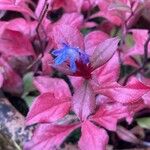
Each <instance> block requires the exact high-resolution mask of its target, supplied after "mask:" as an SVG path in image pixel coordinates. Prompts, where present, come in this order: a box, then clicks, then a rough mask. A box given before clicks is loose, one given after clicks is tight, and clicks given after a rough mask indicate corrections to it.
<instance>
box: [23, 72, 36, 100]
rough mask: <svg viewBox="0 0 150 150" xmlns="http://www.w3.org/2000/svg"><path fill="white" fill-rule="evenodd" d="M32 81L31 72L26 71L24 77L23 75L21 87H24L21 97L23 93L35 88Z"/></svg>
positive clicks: (26, 93)
mask: <svg viewBox="0 0 150 150" xmlns="http://www.w3.org/2000/svg"><path fill="white" fill-rule="evenodd" d="M32 81H33V72H28V73H27V74H25V75H24V77H23V87H24V94H23V97H24V96H25V95H28V93H29V92H32V91H34V90H35V88H34V86H33V83H32Z"/></svg>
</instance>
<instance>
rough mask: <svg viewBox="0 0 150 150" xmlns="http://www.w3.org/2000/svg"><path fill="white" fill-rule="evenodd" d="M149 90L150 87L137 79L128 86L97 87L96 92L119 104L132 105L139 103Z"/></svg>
mask: <svg viewBox="0 0 150 150" xmlns="http://www.w3.org/2000/svg"><path fill="white" fill-rule="evenodd" d="M149 90H150V87H148V86H146V85H144V84H142V83H141V82H140V81H138V80H137V79H136V78H133V80H132V81H130V83H128V84H127V85H126V86H122V85H120V84H118V83H117V82H113V83H108V84H106V85H104V86H99V87H97V89H95V92H96V93H99V94H103V95H105V96H108V97H110V98H111V99H113V100H115V101H117V102H120V103H123V104H130V103H134V102H137V101H138V100H139V99H140V98H141V97H142V96H143V95H144V94H146V93H147V92H148V91H149Z"/></svg>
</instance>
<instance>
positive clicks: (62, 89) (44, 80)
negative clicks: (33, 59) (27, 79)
mask: <svg viewBox="0 0 150 150" xmlns="http://www.w3.org/2000/svg"><path fill="white" fill-rule="evenodd" d="M34 85H35V86H36V88H37V89H38V90H39V91H40V92H41V93H45V92H51V93H53V94H54V95H55V97H58V98H63V97H71V93H70V90H69V87H68V85H67V83H66V82H65V81H64V80H63V79H58V78H50V77H48V76H38V77H35V78H34Z"/></svg>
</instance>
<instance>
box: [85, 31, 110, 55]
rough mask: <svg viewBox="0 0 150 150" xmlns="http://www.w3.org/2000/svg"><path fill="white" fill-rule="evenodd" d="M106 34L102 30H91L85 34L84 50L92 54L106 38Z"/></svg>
mask: <svg viewBox="0 0 150 150" xmlns="http://www.w3.org/2000/svg"><path fill="white" fill-rule="evenodd" d="M108 37H109V36H108V35H107V34H106V33H104V32H102V31H92V32H90V33H89V34H87V35H86V36H85V39H84V43H85V52H86V53H87V54H88V55H89V56H92V54H93V52H94V50H95V48H96V47H97V46H98V45H99V44H100V43H102V42H104V41H105V40H106V39H108Z"/></svg>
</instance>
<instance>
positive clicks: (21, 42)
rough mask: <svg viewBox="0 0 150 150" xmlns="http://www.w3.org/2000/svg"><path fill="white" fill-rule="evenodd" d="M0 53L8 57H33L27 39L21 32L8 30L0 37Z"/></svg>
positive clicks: (32, 51) (33, 54)
mask: <svg viewBox="0 0 150 150" xmlns="http://www.w3.org/2000/svg"><path fill="white" fill-rule="evenodd" d="M0 51H1V52H2V53H4V54H6V55H8V56H9V55H11V56H16V57H18V56H35V53H34V50H33V48H32V45H31V43H30V41H29V40H28V38H27V37H26V36H24V35H23V34H22V33H21V32H18V31H13V30H9V29H6V30H5V31H4V32H3V34H2V35H1V37H0Z"/></svg>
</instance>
